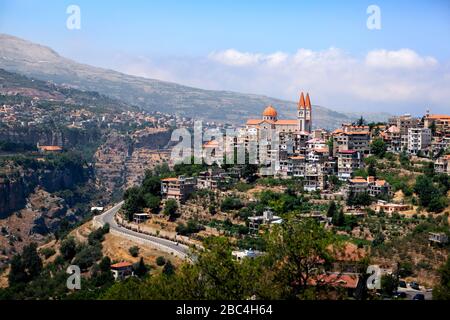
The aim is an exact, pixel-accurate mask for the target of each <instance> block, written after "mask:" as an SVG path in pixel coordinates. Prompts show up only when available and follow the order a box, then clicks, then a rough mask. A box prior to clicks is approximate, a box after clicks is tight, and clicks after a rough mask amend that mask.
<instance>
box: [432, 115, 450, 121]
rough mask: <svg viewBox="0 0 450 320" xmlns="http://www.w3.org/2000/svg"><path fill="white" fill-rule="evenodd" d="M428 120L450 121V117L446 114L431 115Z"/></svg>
mask: <svg viewBox="0 0 450 320" xmlns="http://www.w3.org/2000/svg"><path fill="white" fill-rule="evenodd" d="M427 119H431V120H450V115H446V114H430V115H429V116H428V117H427Z"/></svg>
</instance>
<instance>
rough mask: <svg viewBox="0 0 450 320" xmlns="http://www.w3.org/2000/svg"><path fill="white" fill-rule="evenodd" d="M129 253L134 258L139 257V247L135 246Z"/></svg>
mask: <svg viewBox="0 0 450 320" xmlns="http://www.w3.org/2000/svg"><path fill="white" fill-rule="evenodd" d="M128 252H129V253H130V254H131V256H132V257H135V258H136V257H137V256H138V255H139V247H138V246H133V247H130V248H129V249H128Z"/></svg>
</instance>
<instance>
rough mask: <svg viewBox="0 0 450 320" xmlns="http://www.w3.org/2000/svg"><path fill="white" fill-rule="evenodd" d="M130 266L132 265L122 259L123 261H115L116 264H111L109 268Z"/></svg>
mask: <svg viewBox="0 0 450 320" xmlns="http://www.w3.org/2000/svg"><path fill="white" fill-rule="evenodd" d="M132 266H133V264H131V263H129V262H125V261H124V262H119V263H116V264H112V265H111V268H113V269H119V268H127V267H132Z"/></svg>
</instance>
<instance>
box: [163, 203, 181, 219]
mask: <svg viewBox="0 0 450 320" xmlns="http://www.w3.org/2000/svg"><path fill="white" fill-rule="evenodd" d="M177 211H178V203H177V202H176V201H175V200H174V199H168V200H167V201H166V203H165V205H164V211H163V212H164V214H165V215H166V216H169V217H170V218H171V219H174V218H175V217H176V215H177Z"/></svg>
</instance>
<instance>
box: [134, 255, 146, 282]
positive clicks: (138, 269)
mask: <svg viewBox="0 0 450 320" xmlns="http://www.w3.org/2000/svg"><path fill="white" fill-rule="evenodd" d="M133 269H134V274H135V275H136V276H138V277H140V278H142V277H144V276H145V275H146V274H147V273H148V268H147V266H146V265H145V263H144V259H143V258H142V257H141V259H140V260H139V262H137V263H136V264H134V265H133Z"/></svg>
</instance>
